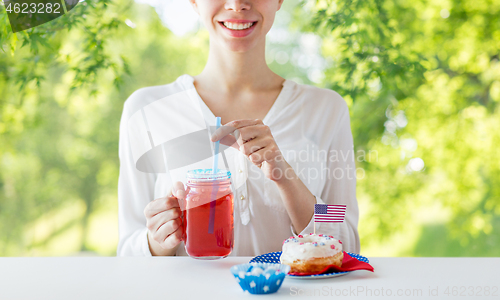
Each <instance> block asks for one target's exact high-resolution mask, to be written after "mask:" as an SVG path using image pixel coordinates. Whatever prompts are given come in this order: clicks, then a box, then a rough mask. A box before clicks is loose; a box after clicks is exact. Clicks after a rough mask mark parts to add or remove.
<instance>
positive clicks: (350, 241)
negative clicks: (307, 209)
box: [292, 103, 360, 253]
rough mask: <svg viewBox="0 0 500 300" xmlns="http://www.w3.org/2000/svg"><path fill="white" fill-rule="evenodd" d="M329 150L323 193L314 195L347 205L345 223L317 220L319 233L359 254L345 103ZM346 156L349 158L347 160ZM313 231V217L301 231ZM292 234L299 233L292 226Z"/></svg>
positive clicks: (353, 168) (323, 200)
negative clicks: (319, 221)
mask: <svg viewBox="0 0 500 300" xmlns="http://www.w3.org/2000/svg"><path fill="white" fill-rule="evenodd" d="M343 104H344V105H342V110H343V112H341V113H340V118H339V120H338V122H337V126H336V129H335V130H334V131H335V132H334V135H333V139H332V142H331V145H330V149H328V153H329V155H328V158H327V159H328V161H327V166H328V168H327V172H328V174H326V183H325V186H324V188H323V190H322V192H321V195H314V196H315V197H316V203H318V204H346V205H347V208H346V215H345V221H344V222H342V223H316V232H319V233H323V234H328V235H332V236H334V237H335V238H336V239H340V240H341V241H342V244H343V246H344V251H348V252H352V253H359V251H360V243H359V234H358V219H359V211H358V202H357V200H356V166H355V163H354V149H353V138H352V133H351V126H350V118H349V109H348V107H347V105H346V104H345V103H343ZM345 157H347V159H344V158H345ZM310 232H314V216H313V218H311V220H310V221H309V224H308V225H307V226H306V228H304V230H302V232H301V233H299V234H309V233H310ZM292 234H294V235H296V233H295V232H294V230H293V227H292Z"/></svg>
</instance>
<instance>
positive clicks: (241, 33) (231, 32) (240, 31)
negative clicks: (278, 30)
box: [218, 22, 257, 37]
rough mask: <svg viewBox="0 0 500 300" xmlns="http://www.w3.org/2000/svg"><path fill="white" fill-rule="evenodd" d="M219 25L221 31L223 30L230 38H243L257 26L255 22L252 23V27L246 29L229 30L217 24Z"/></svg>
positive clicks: (221, 23) (221, 24)
mask: <svg viewBox="0 0 500 300" xmlns="http://www.w3.org/2000/svg"><path fill="white" fill-rule="evenodd" d="M218 23H219V25H220V26H221V27H222V30H224V31H225V32H226V33H227V34H228V35H230V36H232V37H245V36H247V35H249V34H250V33H252V31H253V30H254V29H255V26H256V25H257V22H254V23H253V25H252V26H250V27H249V28H247V29H238V30H236V29H229V28H227V27H226V26H224V23H223V22H218Z"/></svg>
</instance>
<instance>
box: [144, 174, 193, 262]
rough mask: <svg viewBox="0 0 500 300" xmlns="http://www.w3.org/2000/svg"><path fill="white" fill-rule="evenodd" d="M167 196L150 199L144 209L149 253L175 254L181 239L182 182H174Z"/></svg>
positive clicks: (183, 191)
mask: <svg viewBox="0 0 500 300" xmlns="http://www.w3.org/2000/svg"><path fill="white" fill-rule="evenodd" d="M167 195H169V196H167V197H162V198H158V199H155V200H154V201H151V202H150V203H149V204H148V205H147V206H146V208H145V209H144V215H145V216H146V222H147V223H146V226H147V228H148V241H149V249H150V251H151V254H152V255H154V256H156V255H175V252H176V250H177V246H178V245H179V243H180V242H181V241H182V235H183V229H182V218H181V215H182V211H181V208H180V203H179V200H180V201H181V203H182V202H183V200H184V199H185V197H186V191H185V190H184V185H183V184H182V182H176V183H174V186H173V187H172V189H171V190H170V191H169V192H168V194H167Z"/></svg>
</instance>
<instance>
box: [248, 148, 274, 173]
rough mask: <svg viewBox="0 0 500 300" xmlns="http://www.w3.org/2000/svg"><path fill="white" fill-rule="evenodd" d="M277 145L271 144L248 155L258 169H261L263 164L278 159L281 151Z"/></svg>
mask: <svg viewBox="0 0 500 300" xmlns="http://www.w3.org/2000/svg"><path fill="white" fill-rule="evenodd" d="M275 145H276V144H271V145H268V146H267V147H264V148H261V149H259V150H257V151H255V152H253V153H252V154H250V155H248V159H249V160H250V161H251V162H252V163H253V164H255V165H256V166H258V167H260V166H261V164H262V163H263V162H266V161H273V160H275V159H276V157H278V156H279V155H280V151H279V149H278V147H276V146H275Z"/></svg>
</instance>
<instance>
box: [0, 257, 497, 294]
mask: <svg viewBox="0 0 500 300" xmlns="http://www.w3.org/2000/svg"><path fill="white" fill-rule="evenodd" d="M369 259H370V264H371V265H372V266H373V267H374V268H375V272H374V273H372V272H369V271H355V272H352V273H350V274H348V275H345V276H340V277H336V278H328V279H309V280H299V279H292V278H286V279H285V281H284V282H283V285H282V286H281V289H280V290H279V291H278V292H277V293H275V294H269V295H264V296H261V295H251V294H248V293H243V291H242V290H241V288H240V287H239V285H238V284H237V283H236V281H235V279H234V277H233V275H232V274H231V272H230V271H229V268H230V267H231V266H233V265H235V264H240V263H246V262H248V261H249V260H250V257H229V258H225V259H222V260H217V261H200V260H195V259H192V258H189V257H152V258H135V257H130V258H118V257H52V258H49V257H47V258H0V299H1V300H11V299H27V300H35V299H36V300H38V299H50V300H58V299H64V300H76V299H89V300H98V299H107V300H108V299H120V300H123V299H217V300H223V299H257V298H259V297H261V298H271V297H272V298H274V299H278V298H279V299H293V298H313V299H320V298H321V299H327V298H339V297H338V296H339V295H340V296H341V295H342V294H343V295H344V296H347V297H340V298H349V299H388V298H389V299H500V290H499V289H500V258H376V257H374V258H369ZM487 287H488V288H487ZM447 289H448V290H447ZM487 289H488V291H489V296H486V295H485V294H486V290H487ZM370 291H371V292H370ZM447 291H448V294H446V292H447ZM370 293H371V294H370ZM389 293H390V294H391V297H388V294H389ZM492 293H494V295H492ZM398 294H402V295H400V296H398ZM405 294H406V295H405ZM460 294H462V295H463V296H460ZM454 295H455V296H454Z"/></svg>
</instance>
